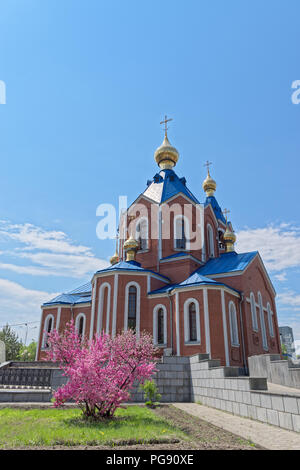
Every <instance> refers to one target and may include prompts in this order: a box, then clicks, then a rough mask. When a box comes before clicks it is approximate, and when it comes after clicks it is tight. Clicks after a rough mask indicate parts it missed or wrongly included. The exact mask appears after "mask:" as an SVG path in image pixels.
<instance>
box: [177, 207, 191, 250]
mask: <svg viewBox="0 0 300 470" xmlns="http://www.w3.org/2000/svg"><path fill="white" fill-rule="evenodd" d="M188 233H189V226H188V220H186V218H185V217H184V216H183V215H177V216H176V217H175V218H174V248H175V249H176V250H186V249H187V245H188V241H187V239H188V236H187V235H188Z"/></svg>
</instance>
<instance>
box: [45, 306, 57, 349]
mask: <svg viewBox="0 0 300 470" xmlns="http://www.w3.org/2000/svg"><path fill="white" fill-rule="evenodd" d="M50 319H52V327H51V331H53V330H54V315H52V313H49V314H48V315H47V316H46V318H45V321H44V332H43V342H42V349H47V347H46V335H47V333H46V330H47V329H48V323H49V320H50Z"/></svg>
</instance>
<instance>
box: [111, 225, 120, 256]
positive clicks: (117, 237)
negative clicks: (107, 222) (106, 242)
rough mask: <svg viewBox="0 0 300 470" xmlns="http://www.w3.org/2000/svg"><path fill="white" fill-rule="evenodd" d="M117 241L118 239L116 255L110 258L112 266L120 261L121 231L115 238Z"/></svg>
mask: <svg viewBox="0 0 300 470" xmlns="http://www.w3.org/2000/svg"><path fill="white" fill-rule="evenodd" d="M115 239H116V251H115V254H114V255H113V256H112V257H111V258H110V263H111V264H112V265H114V264H117V263H118V262H119V261H120V258H119V253H118V241H119V229H118V231H117V235H116V236H115Z"/></svg>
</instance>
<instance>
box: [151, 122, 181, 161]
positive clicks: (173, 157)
mask: <svg viewBox="0 0 300 470" xmlns="http://www.w3.org/2000/svg"><path fill="white" fill-rule="evenodd" d="M169 121H173V119H172V118H170V119H168V118H167V116H165V119H164V120H163V121H161V122H160V124H164V125H165V138H164V140H163V143H162V144H161V146H160V147H158V149H156V151H155V153H154V159H155V161H156V163H157V164H158V166H159V167H160V169H161V170H171V169H172V168H173V167H174V166H175V165H176V163H177V162H178V159H179V153H178V151H177V150H176V148H175V147H173V146H172V145H171V144H170V142H169V139H168V135H167V131H168V128H167V122H169Z"/></svg>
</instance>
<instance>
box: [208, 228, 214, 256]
mask: <svg viewBox="0 0 300 470" xmlns="http://www.w3.org/2000/svg"><path fill="white" fill-rule="evenodd" d="M206 230H207V241H208V257H209V258H214V257H215V242H214V231H213V228H212V226H211V225H210V224H207V226H206Z"/></svg>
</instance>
